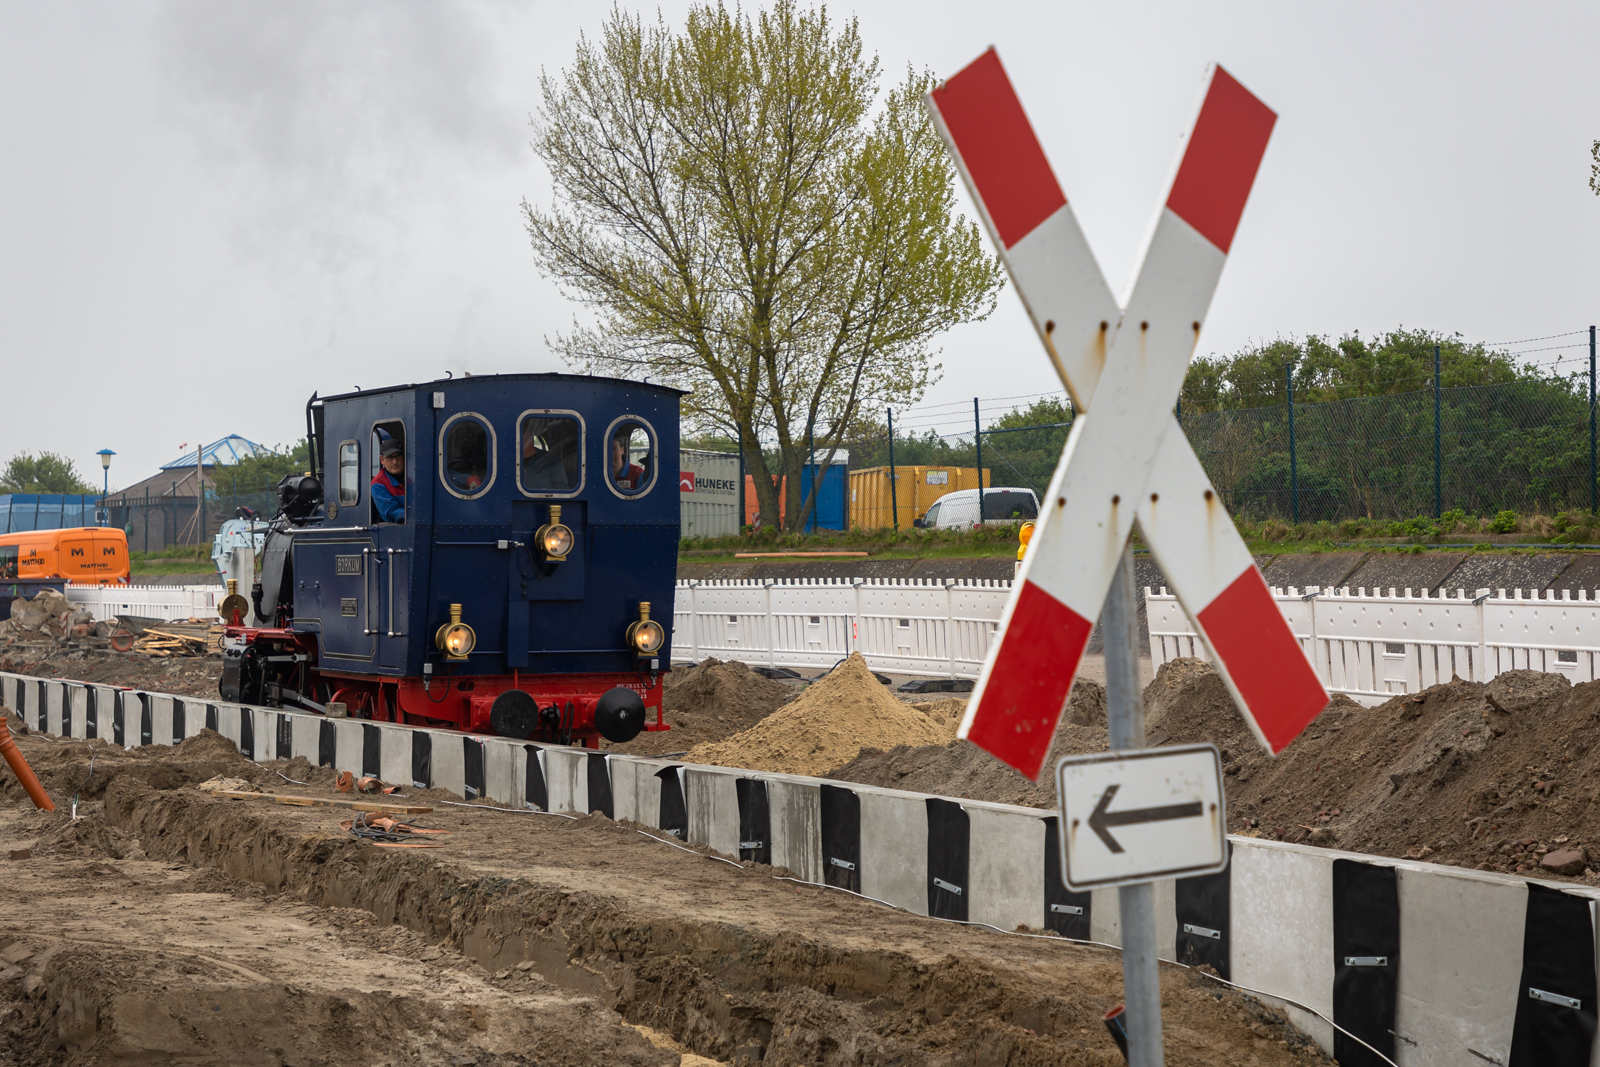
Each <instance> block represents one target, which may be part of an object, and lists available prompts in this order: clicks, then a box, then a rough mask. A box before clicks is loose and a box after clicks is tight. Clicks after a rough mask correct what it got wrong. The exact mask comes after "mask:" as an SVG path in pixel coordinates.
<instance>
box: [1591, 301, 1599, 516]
mask: <svg viewBox="0 0 1600 1067" xmlns="http://www.w3.org/2000/svg"><path fill="white" fill-rule="evenodd" d="M1594 458H1595V456H1594V327H1593V326H1591V327H1589V514H1591V515H1593V514H1594V513H1595V512H1596V511H1597V510H1600V501H1597V500H1596V499H1595V495H1596V490H1595V468H1594Z"/></svg>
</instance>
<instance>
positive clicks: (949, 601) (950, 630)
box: [944, 478, 982, 678]
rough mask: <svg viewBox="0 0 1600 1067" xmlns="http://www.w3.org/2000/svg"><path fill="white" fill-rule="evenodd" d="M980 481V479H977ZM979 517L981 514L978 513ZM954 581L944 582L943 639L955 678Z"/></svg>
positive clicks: (952, 579) (951, 674)
mask: <svg viewBox="0 0 1600 1067" xmlns="http://www.w3.org/2000/svg"><path fill="white" fill-rule="evenodd" d="M979 481H980V482H981V481H982V478H980V479H979ZM979 514H980V515H981V514H982V512H981V511H980V512H979ZM955 587H956V580H955V579H954V578H946V579H945V580H944V639H945V646H946V648H947V650H948V651H949V653H950V677H951V678H954V677H955V676H956V592H955Z"/></svg>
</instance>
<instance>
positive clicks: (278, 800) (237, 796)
mask: <svg viewBox="0 0 1600 1067" xmlns="http://www.w3.org/2000/svg"><path fill="white" fill-rule="evenodd" d="M210 792H211V795H212V796H214V797H231V798H232V799H234V800H270V801H272V802H273V803H274V804H288V805H291V806H293V807H297V808H349V809H350V810H351V811H380V812H388V813H391V814H398V815H427V814H429V813H430V812H432V811H433V809H432V808H430V807H426V806H424V805H422V804H384V803H381V802H379V801H376V800H336V799H331V798H328V797H297V796H290V795H288V794H285V793H246V792H244V791H243V790H240V789H213V790H211V791H210Z"/></svg>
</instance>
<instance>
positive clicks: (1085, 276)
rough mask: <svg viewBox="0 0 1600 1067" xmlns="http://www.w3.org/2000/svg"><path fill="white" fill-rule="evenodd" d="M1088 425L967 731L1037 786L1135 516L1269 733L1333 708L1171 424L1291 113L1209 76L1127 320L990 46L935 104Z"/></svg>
mask: <svg viewBox="0 0 1600 1067" xmlns="http://www.w3.org/2000/svg"><path fill="white" fill-rule="evenodd" d="M928 100H929V105H930V108H931V109H932V112H933V115H934V120H935V122H936V123H937V125H938V126H939V129H940V131H941V133H942V134H943V135H944V137H945V140H946V142H947V143H948V144H949V146H950V149H951V152H952V153H953V154H954V156H955V159H956V163H957V166H958V168H959V169H960V171H961V175H962V178H963V180H965V182H966V184H967V187H968V189H969V190H970V191H971V192H972V195H973V199H974V200H975V201H976V203H977V205H978V208H979V210H980V212H981V213H982V215H983V220H984V224H985V225H986V227H987V228H988V231H989V234H990V236H991V238H992V239H993V240H994V242H995V245H996V247H997V248H999V250H1000V255H1001V258H1002V260H1003V261H1004V262H1005V265H1006V269H1007V271H1008V272H1009V274H1010V276H1011V279H1012V282H1013V284H1015V286H1016V288H1017V292H1018V294H1019V295H1020V296H1021V297H1022V301H1023V304H1024V305H1025V306H1026V308H1027V310H1028V314H1029V316H1030V317H1031V319H1032V320H1033V325H1034V328H1035V329H1036V330H1037V331H1038V333H1039V337H1040V339H1041V340H1042V341H1043V342H1044V347H1045V350H1046V352H1047V353H1048V354H1049V357H1050V359H1051V361H1052V363H1053V364H1054V366H1055V368H1056V371H1057V373H1058V374H1059V375H1060V376H1061V379H1062V382H1063V383H1064V384H1065V385H1066V387H1067V390H1068V392H1069V394H1070V395H1071V397H1072V402H1073V408H1074V410H1075V411H1076V412H1077V414H1078V415H1079V417H1078V418H1077V419H1075V420H1074V423H1073V426H1072V430H1071V433H1070V435H1069V437H1068V439H1067V444H1066V448H1065V450H1064V451H1063V452H1062V455H1061V460H1060V463H1059V464H1058V465H1057V467H1056V471H1055V475H1054V477H1053V478H1052V479H1051V482H1050V491H1049V494H1048V496H1047V497H1046V499H1045V500H1044V501H1043V502H1042V505H1041V510H1040V513H1039V521H1038V525H1037V528H1036V529H1035V530H1034V532H1033V538H1032V541H1031V542H1030V543H1029V546H1028V551H1027V554H1026V556H1025V557H1024V560H1023V564H1022V570H1021V572H1020V573H1019V575H1018V579H1017V582H1016V587H1015V588H1014V590H1013V592H1012V595H1011V599H1010V601H1009V603H1008V604H1007V606H1006V610H1005V614H1004V616H1003V618H1002V621H1001V624H1000V630H999V633H998V637H997V641H996V643H995V645H994V647H992V648H991V649H990V652H989V656H988V658H987V660H986V661H985V663H984V667H983V673H982V675H981V676H980V678H979V680H978V685H977V688H976V689H975V690H974V692H973V695H972V698H971V700H970V702H969V703H968V706H967V714H966V717H965V718H964V719H963V721H962V724H961V729H960V736H962V737H965V738H967V739H968V740H970V741H972V742H974V743H975V744H977V745H979V746H980V747H982V748H984V749H986V750H988V751H989V752H991V753H993V754H994V755H995V756H997V757H999V758H1000V759H1002V760H1004V761H1005V762H1006V763H1009V764H1011V765H1012V766H1013V767H1016V768H1017V769H1018V770H1020V771H1021V772H1022V773H1024V774H1026V775H1027V776H1028V777H1029V778H1033V779H1037V778H1038V776H1039V770H1040V767H1041V765H1042V764H1043V762H1044V759H1045V756H1046V755H1047V754H1048V752H1049V748H1050V741H1051V737H1052V736H1053V735H1054V733H1055V728H1056V723H1057V721H1058V720H1059V718H1060V716H1061V712H1062V709H1063V707H1064V706H1065V704H1066V701H1067V698H1068V696H1069V695H1070V693H1071V690H1072V682H1073V678H1074V677H1075V676H1076V674H1077V671H1078V666H1079V664H1080V662H1081V660H1082V658H1083V653H1084V649H1085V647H1086V646H1087V644H1088V641H1089V634H1090V631H1091V629H1092V628H1093V625H1094V620H1095V618H1096V617H1097V615H1098V614H1099V612H1100V607H1101V604H1102V602H1103V601H1104V600H1105V597H1106V592H1107V589H1108V588H1109V587H1110V585H1111V579H1112V575H1113V572H1114V571H1115V569H1116V567H1117V566H1118V565H1119V561H1120V559H1121V556H1122V552H1123V547H1124V545H1125V544H1126V543H1127V540H1128V537H1129V535H1130V533H1131V532H1132V528H1133V522H1134V519H1135V518H1136V517H1137V519H1138V521H1139V526H1140V529H1141V531H1142V532H1143V535H1144V538H1145V541H1146V543H1147V544H1148V545H1149V546H1150V551H1151V553H1152V554H1153V555H1154V556H1155V558H1156V561H1157V562H1158V563H1159V564H1160V565H1161V569H1162V571H1163V572H1164V573H1165V574H1166V576H1167V580H1168V581H1169V582H1170V583H1171V585H1172V587H1173V589H1174V591H1175V592H1176V594H1177V597H1178V601H1179V603H1180V604H1181V605H1182V606H1183V609H1184V611H1185V612H1186V613H1187V615H1188V616H1189V619H1190V621H1191V622H1192V623H1193V624H1194V627H1195V632H1196V633H1198V634H1199V635H1200V636H1201V638H1202V639H1203V640H1204V641H1205V643H1206V646H1207V647H1208V648H1209V649H1210V651H1211V656H1212V660H1213V661H1214V662H1215V664H1216V666H1217V670H1218V673H1219V674H1220V675H1221V677H1222V680H1223V681H1224V683H1225V684H1226V685H1227V687H1228V690H1229V691H1230V692H1231V693H1232V695H1233V698H1234V701H1235V703H1236V704H1237V705H1238V706H1239V709H1240V711H1242V712H1243V714H1244V717H1245V719H1246V721H1247V722H1248V723H1249V724H1250V728H1251V729H1252V730H1253V731H1254V732H1255V735H1256V738H1257V739H1258V740H1259V741H1260V742H1261V743H1262V744H1263V745H1264V746H1266V747H1267V749H1268V750H1269V751H1271V752H1273V753H1277V752H1280V751H1282V749H1283V747H1284V746H1285V745H1287V744H1288V743H1289V742H1290V741H1292V740H1293V739H1294V738H1295V737H1296V736H1297V735H1298V734H1299V733H1300V731H1301V730H1302V729H1304V728H1305V726H1306V724H1307V723H1309V722H1310V721H1311V720H1312V719H1313V718H1315V717H1316V716H1317V715H1318V714H1319V713H1320V712H1321V711H1322V709H1323V708H1324V707H1325V706H1326V705H1327V702H1328V694H1327V691H1326V690H1325V689H1324V688H1323V686H1322V683H1321V682H1320V681H1319V680H1318V678H1317V676H1316V672H1315V671H1314V670H1313V669H1312V667H1311V664H1310V662H1309V661H1308V660H1307V658H1306V655H1305V653H1304V652H1303V651H1302V650H1301V648H1300V645H1299V642H1298V641H1297V640H1296V638H1295V636H1294V634H1293V633H1292V632H1291V631H1290V629H1289V627H1288V625H1287V623H1286V622H1285V620H1284V618H1283V615H1282V613H1281V612H1280V611H1279V610H1278V606H1277V604H1276V603H1275V602H1274V601H1273V599H1272V594H1271V592H1270V591H1269V590H1268V589H1267V585H1266V582H1265V581H1264V580H1263V579H1262V577H1261V572H1260V571H1258V570H1257V569H1256V565H1255V561H1254V559H1252V558H1251V556H1250V552H1249V549H1248V548H1246V546H1245V544H1244V541H1243V540H1242V539H1241V538H1240V536H1239V533H1238V531H1237V529H1235V527H1234V525H1233V521H1232V519H1231V518H1230V517H1229V515H1228V513H1227V511H1226V509H1225V508H1224V507H1223V506H1222V501H1221V500H1220V499H1219V498H1218V496H1217V494H1216V491H1215V490H1214V489H1213V488H1212V486H1211V482H1210V479H1209V478H1207V477H1206V473H1205V470H1204V468H1202V467H1201V465H1200V460H1199V458H1198V457H1197V456H1196V455H1195V454H1194V451H1193V450H1192V449H1191V448H1190V446H1189V442H1188V440H1187V438H1186V437H1185V436H1184V433H1183V428H1182V427H1181V426H1180V425H1179V424H1178V421H1177V418H1176V416H1175V415H1174V413H1173V402H1174V400H1175V399H1176V397H1177V395H1178V391H1179V390H1180V388H1181V387H1182V384H1183V379H1184V374H1185V372H1186V371H1187V369H1188V365H1189V359H1190V357H1191V355H1192V354H1193V352H1194V347H1195V344H1196V342H1197V340H1198V338H1199V335H1200V328H1201V324H1202V323H1203V322H1204V321H1205V316H1206V311H1207V309H1208V308H1209V307H1210V304H1211V297H1212V294H1213V293H1214V292H1215V291H1216V286H1217V282H1218V279H1219V278H1220V277H1221V274H1222V267H1223V264H1224V263H1225V262H1226V261H1227V257H1228V250H1229V248H1230V246H1231V245H1232V243H1233V237H1234V232H1235V230H1236V229H1237V227H1238V224H1239V218H1240V216H1241V215H1242V214H1243V212H1244V205H1245V201H1246V200H1247V199H1248V198H1249V195H1250V187H1251V185H1252V184H1253V183H1254V181H1255V175H1256V170H1257V168H1258V167H1259V165H1260V163H1261V158H1262V155H1263V154H1264V153H1265V151H1266V147H1267V139H1268V138H1269V137H1270V135H1271V133H1272V127H1273V124H1274V122H1276V120H1277V116H1276V115H1275V114H1274V113H1273V112H1272V111H1271V110H1270V109H1268V108H1267V106H1266V105H1265V104H1263V103H1262V102H1261V101H1260V100H1258V99H1256V97H1255V96H1253V95H1252V94H1251V93H1250V91H1249V90H1247V89H1246V88H1244V86H1242V85H1240V84H1239V82H1237V81H1236V80H1234V78H1233V77H1232V76H1230V75H1229V74H1228V72H1227V71H1225V70H1223V69H1222V68H1221V67H1213V68H1212V70H1211V74H1210V77H1209V79H1208V82H1207V85H1206V90H1205V93H1204V95H1203V97H1202V101H1201V105H1200V109H1199V112H1198V114H1197V116H1196V118H1195V121H1194V125H1193V127H1192V130H1191V132H1190V134H1189V136H1188V138H1187V141H1186V143H1185V144H1184V146H1183V151H1182V153H1181V156H1180V159H1179V162H1178V166H1177V170H1176V172H1175V174H1174V177H1173V180H1172V185H1171V189H1170V191H1169V192H1168V194H1167V199H1166V202H1165V204H1164V206H1163V207H1162V209H1161V212H1160V215H1159V216H1158V218H1157V220H1156V225H1155V228H1154V230H1153V231H1152V233H1151V235H1150V238H1149V245H1148V247H1147V248H1146V250H1145V256H1144V262H1143V265H1142V266H1141V267H1140V270H1139V275H1138V280H1137V281H1136V283H1135V284H1134V287H1133V290H1132V294H1131V296H1130V297H1129V300H1128V304H1127V307H1126V309H1122V308H1119V306H1118V304H1117V301H1116V298H1115V297H1114V296H1113V295H1112V292H1111V289H1110V287H1109V286H1108V285H1107V284H1106V281H1105V278H1104V276H1103V275H1102V274H1101V272H1100V268H1099V265H1098V264H1097V263H1096V262H1095V259H1094V254H1093V253H1092V252H1091V251H1090V249H1089V245H1088V242H1087V241H1086V240H1085V238H1084V235H1083V231H1082V230H1081V229H1080V228H1079V226H1078V222H1077V219H1076V217H1075V216H1074V215H1073V213H1072V209H1071V207H1069V206H1068V204H1067V198H1066V196H1065V194H1064V193H1063V192H1062V191H1061V187H1060V185H1059V183H1058V182H1057V181H1056V178H1055V175H1054V173H1053V172H1052V171H1051V169H1050V164H1049V162H1048V161H1047V160H1046V159H1045V155H1044V150H1043V149H1042V148H1041V147H1040V145H1039V141H1038V139H1037V137H1035V135H1034V132H1033V129H1032V127H1031V126H1030V124H1029V122H1028V119H1027V116H1026V115H1025V114H1024V113H1023V110H1022V104H1021V101H1020V100H1018V98H1017V95H1016V92H1015V90H1014V89H1013V88H1012V86H1011V82H1010V80H1009V79H1008V78H1007V76H1006V72H1005V70H1004V68H1003V67H1002V66H1001V65H1000V59H999V56H998V55H997V54H996V53H995V51H994V50H993V49H990V50H989V51H987V52H985V53H984V54H983V55H982V56H980V57H978V59H976V60H975V61H973V63H972V64H971V65H969V66H968V67H966V68H965V69H964V70H962V71H961V72H960V73H959V74H957V75H955V76H954V77H952V78H950V79H949V80H948V81H947V82H945V83H944V84H942V85H940V86H939V87H938V88H936V89H935V90H934V91H933V92H932V93H930V94H929V96H928Z"/></svg>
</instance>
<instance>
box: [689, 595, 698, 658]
mask: <svg viewBox="0 0 1600 1067" xmlns="http://www.w3.org/2000/svg"><path fill="white" fill-rule="evenodd" d="M699 588H700V581H699V579H695V580H694V581H692V582H690V583H689V654H690V655H691V656H693V657H694V661H695V662H696V663H699V662H700V611H699V606H698V604H697V601H698V600H699V598H698V597H697V596H695V590H697V589H699Z"/></svg>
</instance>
